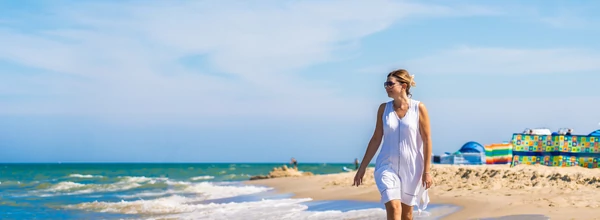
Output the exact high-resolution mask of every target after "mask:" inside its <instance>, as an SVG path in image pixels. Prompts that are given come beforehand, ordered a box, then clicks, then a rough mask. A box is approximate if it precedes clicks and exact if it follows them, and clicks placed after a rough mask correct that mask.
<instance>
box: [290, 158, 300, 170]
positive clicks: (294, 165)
mask: <svg viewBox="0 0 600 220" xmlns="http://www.w3.org/2000/svg"><path fill="white" fill-rule="evenodd" d="M291 164H292V166H293V167H294V169H295V170H298V161H296V158H293V157H292V162H291Z"/></svg>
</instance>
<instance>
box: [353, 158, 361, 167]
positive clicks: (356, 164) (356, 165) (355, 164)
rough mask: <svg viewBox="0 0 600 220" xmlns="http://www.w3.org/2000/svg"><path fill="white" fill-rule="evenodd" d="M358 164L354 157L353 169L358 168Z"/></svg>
mask: <svg viewBox="0 0 600 220" xmlns="http://www.w3.org/2000/svg"><path fill="white" fill-rule="evenodd" d="M359 164H360V163H359V162H358V158H355V159H354V167H355V168H354V169H355V170H358V165H359Z"/></svg>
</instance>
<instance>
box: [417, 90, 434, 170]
mask: <svg viewBox="0 0 600 220" xmlns="http://www.w3.org/2000/svg"><path fill="white" fill-rule="evenodd" d="M419 132H420V133H421V139H423V159H424V162H425V164H424V166H423V172H424V173H428V172H429V169H430V168H431V151H432V150H431V128H430V125H429V114H428V113H427V108H425V104H423V103H422V102H421V103H419Z"/></svg>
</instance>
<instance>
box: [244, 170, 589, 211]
mask: <svg viewBox="0 0 600 220" xmlns="http://www.w3.org/2000/svg"><path fill="white" fill-rule="evenodd" d="M431 172H432V174H433V175H434V181H435V185H434V186H433V188H431V189H430V190H429V195H430V197H431V203H435V204H453V205H457V206H460V207H462V209H461V210H460V211H458V212H455V213H453V214H451V215H449V216H447V217H446V218H444V219H478V218H491V217H501V216H508V215H519V214H543V215H546V216H549V217H550V218H551V219H600V169H587V168H581V167H569V168H562V167H546V166H537V165H536V166H527V165H519V166H517V167H513V168H511V167H509V166H508V165H482V166H460V165H439V164H436V165H434V166H432V170H431ZM354 174H355V172H345V173H339V174H328V175H314V176H300V177H283V178H273V179H263V180H253V181H248V182H247V183H248V184H257V185H266V186H270V187H273V188H275V189H276V190H277V191H278V192H281V193H293V194H294V195H295V196H294V197H295V198H312V199H314V200H340V199H343V200H361V201H379V192H378V191H377V188H376V186H375V182H374V179H373V168H369V169H368V170H367V173H366V174H365V178H364V185H361V186H359V187H355V186H354V187H353V186H352V180H353V177H354Z"/></svg>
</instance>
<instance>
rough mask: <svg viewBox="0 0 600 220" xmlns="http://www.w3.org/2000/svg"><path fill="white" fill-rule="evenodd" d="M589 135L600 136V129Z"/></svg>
mask: <svg viewBox="0 0 600 220" xmlns="http://www.w3.org/2000/svg"><path fill="white" fill-rule="evenodd" d="M589 136H594V137H600V130H596V131H594V132H592V133H590V135H589Z"/></svg>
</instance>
